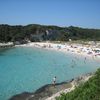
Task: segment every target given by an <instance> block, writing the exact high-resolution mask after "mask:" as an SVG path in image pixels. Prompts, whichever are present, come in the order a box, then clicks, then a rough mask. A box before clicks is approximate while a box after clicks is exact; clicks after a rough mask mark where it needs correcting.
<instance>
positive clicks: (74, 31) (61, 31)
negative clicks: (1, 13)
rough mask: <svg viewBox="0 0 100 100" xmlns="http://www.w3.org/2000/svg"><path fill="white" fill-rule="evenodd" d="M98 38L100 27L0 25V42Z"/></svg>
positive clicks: (99, 38) (95, 39)
mask: <svg viewBox="0 0 100 100" xmlns="http://www.w3.org/2000/svg"><path fill="white" fill-rule="evenodd" d="M70 38H71V39H72V40H94V41H97V40H100V29H84V28H79V27H73V26H70V27H58V26H44V25H37V24H30V25H26V26H21V25H17V26H10V25H4V24H1V25H0V42H9V41H14V42H15V41H26V40H30V41H45V40H50V41H68V40H69V39H70Z"/></svg>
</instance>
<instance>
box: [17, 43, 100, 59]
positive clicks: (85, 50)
mask: <svg viewBox="0 0 100 100" xmlns="http://www.w3.org/2000/svg"><path fill="white" fill-rule="evenodd" d="M17 46H25V47H36V48H43V49H48V50H56V51H60V52H64V53H71V54H78V55H79V56H84V57H85V59H86V58H87V57H90V58H92V59H99V60H100V48H99V47H97V46H96V45H95V46H92V45H83V44H75V43H73V44H68V43H51V42H31V43H28V44H23V45H16V47H17Z"/></svg>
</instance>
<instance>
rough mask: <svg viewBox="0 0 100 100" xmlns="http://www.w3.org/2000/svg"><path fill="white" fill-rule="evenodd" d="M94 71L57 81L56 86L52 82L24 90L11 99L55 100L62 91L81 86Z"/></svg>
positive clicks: (65, 91) (66, 91) (69, 90)
mask: <svg viewBox="0 0 100 100" xmlns="http://www.w3.org/2000/svg"><path fill="white" fill-rule="evenodd" d="M93 75H94V73H88V74H85V75H82V76H79V77H76V78H74V79H71V80H70V81H65V82H61V83H56V85H55V87H54V86H53V85H52V84H46V85H44V86H42V87H41V88H39V89H37V90H36V91H35V92H32V93H30V92H23V93H20V94H17V95H14V96H12V97H11V98H10V99H9V100H55V97H57V96H60V94H61V93H68V92H71V91H72V90H74V89H75V87H77V86H79V85H80V83H84V82H86V81H88V80H89V79H90V78H91V77H92V76H93Z"/></svg>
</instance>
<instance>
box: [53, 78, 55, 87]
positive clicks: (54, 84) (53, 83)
mask: <svg viewBox="0 0 100 100" xmlns="http://www.w3.org/2000/svg"><path fill="white" fill-rule="evenodd" d="M55 84H56V76H55V77H54V78H53V85H54V87H55Z"/></svg>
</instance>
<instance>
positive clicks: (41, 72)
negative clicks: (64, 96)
mask: <svg viewBox="0 0 100 100" xmlns="http://www.w3.org/2000/svg"><path fill="white" fill-rule="evenodd" d="M99 65H100V62H99V61H96V60H91V59H88V58H87V61H85V62H84V57H77V56H75V55H70V54H65V53H62V52H56V51H50V50H44V49H38V48H31V47H28V48H27V47H16V48H11V49H5V50H0V100H7V99H8V98H10V97H11V96H13V95H15V94H18V93H21V92H24V91H29V92H33V91H35V90H36V89H38V88H39V87H41V86H43V85H45V84H50V83H52V78H53V77H54V76H57V82H62V81H66V80H70V79H72V78H74V77H77V76H79V75H82V74H85V73H89V72H93V71H95V70H96V69H97V68H98V67H99Z"/></svg>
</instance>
